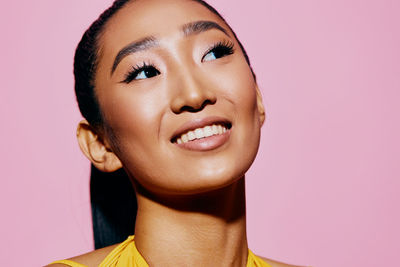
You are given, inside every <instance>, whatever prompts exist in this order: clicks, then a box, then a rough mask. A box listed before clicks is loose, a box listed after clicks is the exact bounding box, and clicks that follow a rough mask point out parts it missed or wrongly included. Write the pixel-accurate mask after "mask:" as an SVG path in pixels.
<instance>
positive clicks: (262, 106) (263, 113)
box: [256, 84, 265, 125]
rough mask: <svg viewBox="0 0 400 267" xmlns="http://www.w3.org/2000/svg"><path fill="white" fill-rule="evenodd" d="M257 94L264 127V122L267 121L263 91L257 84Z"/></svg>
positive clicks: (258, 107)
mask: <svg viewBox="0 0 400 267" xmlns="http://www.w3.org/2000/svg"><path fill="white" fill-rule="evenodd" d="M256 93H257V109H258V113H259V114H260V122H261V125H263V124H264V121H265V108H264V104H263V102H262V96H261V91H260V88H258V85H257V84H256Z"/></svg>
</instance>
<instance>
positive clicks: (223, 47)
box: [201, 42, 235, 62]
mask: <svg viewBox="0 0 400 267" xmlns="http://www.w3.org/2000/svg"><path fill="white" fill-rule="evenodd" d="M234 52H235V51H234V49H233V44H232V43H231V42H219V43H217V44H215V45H213V46H212V47H211V48H210V49H208V50H207V52H206V54H205V55H204V56H203V58H202V59H201V61H202V62H205V61H211V60H215V59H217V58H221V57H225V56H228V55H231V54H233V53H234Z"/></svg>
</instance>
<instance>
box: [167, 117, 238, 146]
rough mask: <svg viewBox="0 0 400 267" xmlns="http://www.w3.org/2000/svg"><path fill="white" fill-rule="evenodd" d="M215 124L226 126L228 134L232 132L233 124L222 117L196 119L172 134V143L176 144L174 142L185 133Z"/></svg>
mask: <svg viewBox="0 0 400 267" xmlns="http://www.w3.org/2000/svg"><path fill="white" fill-rule="evenodd" d="M213 124H222V125H224V126H225V127H226V128H227V129H228V131H227V132H230V128H231V127H232V123H231V122H230V121H229V120H227V119H225V118H222V117H217V116H212V117H206V118H201V119H194V120H191V121H188V122H186V123H184V124H183V125H182V126H180V127H179V128H178V129H177V130H176V131H175V132H174V133H173V134H172V137H171V139H170V140H171V143H174V141H176V139H177V138H179V137H180V136H181V135H182V134H183V133H186V132H188V131H191V130H194V129H196V128H203V127H205V126H207V125H209V126H211V125H213ZM208 138H209V137H208ZM204 139H206V138H204Z"/></svg>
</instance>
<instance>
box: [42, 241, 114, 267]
mask: <svg viewBox="0 0 400 267" xmlns="http://www.w3.org/2000/svg"><path fill="white" fill-rule="evenodd" d="M118 245H119V244H115V245H112V246H108V247H105V248H100V249H96V250H94V251H92V252H89V253H85V254H82V255H79V256H76V257H73V258H69V259H68V260H70V261H74V262H76V263H79V264H83V265H86V266H98V265H99V264H100V263H101V262H102V261H103V260H104V259H105V257H107V255H108V254H110V253H111V251H112V250H113V249H114V248H116V247H117V246H118ZM47 266H49V267H65V266H66V265H65V264H62V263H54V264H50V265H47Z"/></svg>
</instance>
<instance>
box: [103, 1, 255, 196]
mask: <svg viewBox="0 0 400 267" xmlns="http://www.w3.org/2000/svg"><path fill="white" fill-rule="evenodd" d="M99 44H100V55H99V64H98V69H97V74H96V79H95V86H96V94H97V97H98V99H99V104H100V107H101V109H102V112H103V114H104V120H105V123H106V124H107V126H108V127H109V129H110V131H108V132H111V133H112V135H113V138H110V136H108V139H109V140H110V142H111V143H112V148H113V151H114V152H115V153H116V154H117V156H118V158H119V159H120V160H121V162H122V163H123V165H124V168H125V169H126V171H127V172H128V173H129V174H130V176H131V177H134V179H135V180H137V181H138V182H139V183H140V184H141V185H142V186H144V187H145V188H147V189H148V190H149V191H152V192H158V193H164V194H193V193H200V192H204V191H208V190H212V189H217V188H220V187H223V186H226V185H228V184H230V183H232V182H233V181H235V180H236V179H238V178H240V177H241V176H242V175H243V174H244V173H245V172H246V171H247V169H248V168H249V167H250V165H251V163H252V162H253V160H254V157H255V155H256V153H257V149H258V144H259V137H260V127H261V123H262V122H261V120H260V114H259V110H258V109H257V94H256V90H257V87H256V83H255V81H254V79H253V76H252V73H251V71H250V68H249V66H248V64H247V63H246V60H245V58H244V56H243V53H242V51H241V50H240V47H239V44H238V43H237V41H236V40H235V38H234V37H233V34H232V33H231V32H230V31H229V28H228V27H227V26H226V25H225V24H224V22H223V21H222V20H221V19H219V18H218V17H217V16H216V15H215V14H213V13H212V12H210V11H209V10H208V9H207V8H206V7H204V6H202V5H201V4H199V3H196V2H193V1H187V0H146V1H142V0H139V1H135V2H133V3H130V4H128V5H126V6H125V7H124V8H123V9H122V10H120V11H119V12H118V13H117V14H116V15H115V16H114V17H113V18H112V19H111V20H110V21H109V23H108V24H107V26H106V29H105V31H104V33H103V35H102V36H101V38H100V41H99ZM193 138H194V139H193ZM192 139H193V140H192Z"/></svg>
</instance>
